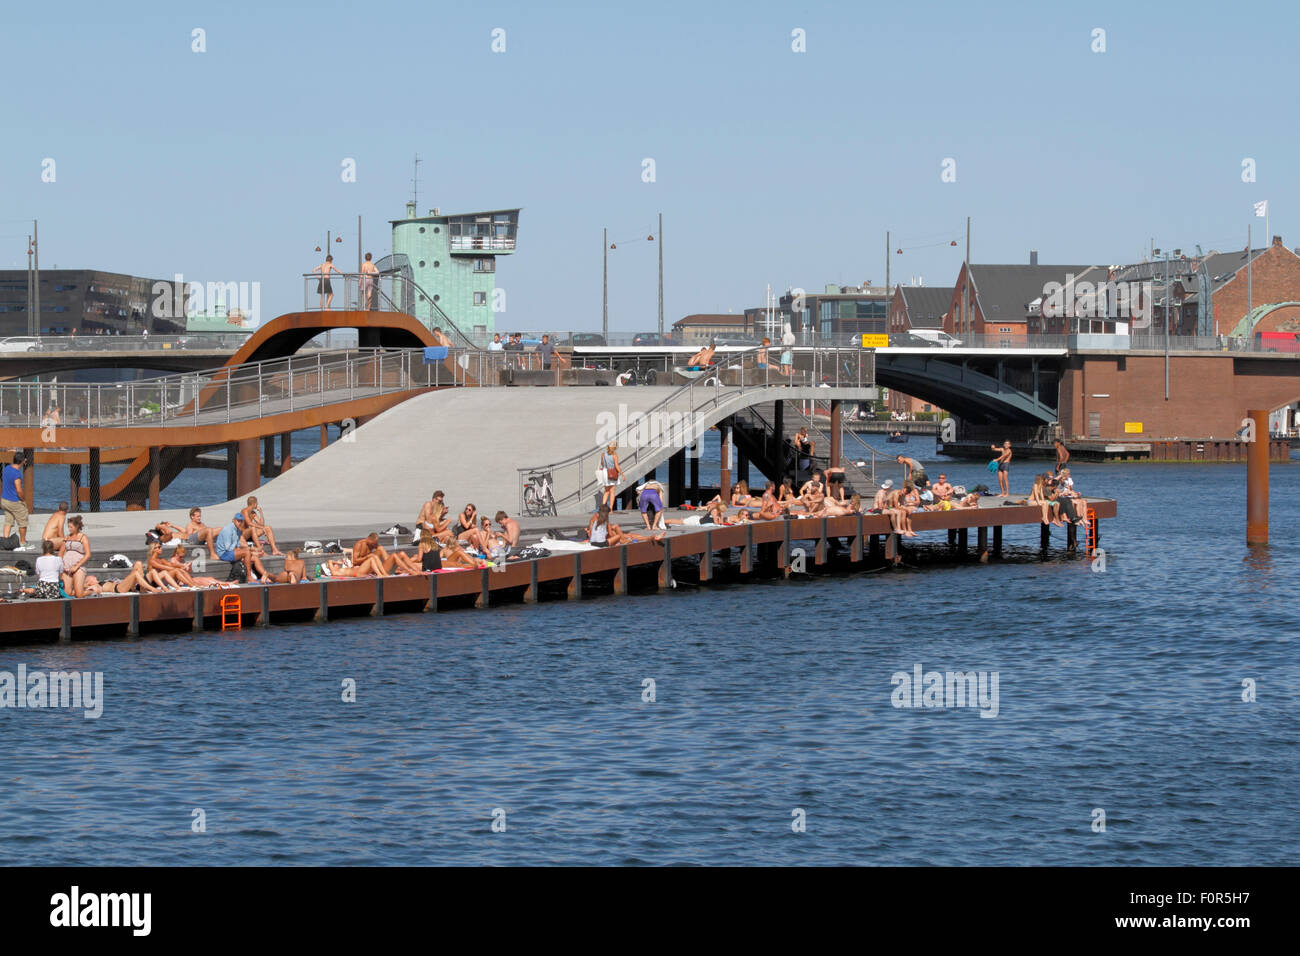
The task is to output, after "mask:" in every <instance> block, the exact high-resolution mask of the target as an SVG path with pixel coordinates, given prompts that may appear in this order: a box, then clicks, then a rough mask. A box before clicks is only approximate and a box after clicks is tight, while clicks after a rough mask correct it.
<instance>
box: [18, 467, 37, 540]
mask: <svg viewBox="0 0 1300 956" xmlns="http://www.w3.org/2000/svg"><path fill="white" fill-rule="evenodd" d="M35 494H36V449H35V448H24V449H23V504H24V505H26V506H27V510H28V511H32V510H34V509H35V507H36V504H35ZM15 530H16V529H15Z"/></svg>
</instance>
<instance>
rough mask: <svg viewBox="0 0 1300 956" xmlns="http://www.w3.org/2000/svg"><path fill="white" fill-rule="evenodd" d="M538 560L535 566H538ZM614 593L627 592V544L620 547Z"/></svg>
mask: <svg viewBox="0 0 1300 956" xmlns="http://www.w3.org/2000/svg"><path fill="white" fill-rule="evenodd" d="M536 566H537V564H536V562H534V563H533V567H536ZM614 593H615V594H627V593H628V591H627V545H623V546H622V547H620V548H619V549H618V574H616V575H614Z"/></svg>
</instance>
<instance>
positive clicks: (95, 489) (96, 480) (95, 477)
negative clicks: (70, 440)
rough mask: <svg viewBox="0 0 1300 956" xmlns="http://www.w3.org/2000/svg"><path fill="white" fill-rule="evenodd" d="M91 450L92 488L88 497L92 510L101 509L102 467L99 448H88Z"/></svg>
mask: <svg viewBox="0 0 1300 956" xmlns="http://www.w3.org/2000/svg"><path fill="white" fill-rule="evenodd" d="M88 450H89V452H90V455H89V457H90V461H89V465H90V488H89V494H88V495H87V497H88V498H89V499H90V510H91V511H98V510H99V485H100V468H99V449H98V448H91V449H88Z"/></svg>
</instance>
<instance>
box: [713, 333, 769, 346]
mask: <svg viewBox="0 0 1300 956" xmlns="http://www.w3.org/2000/svg"><path fill="white" fill-rule="evenodd" d="M713 343H714V344H715V345H718V346H724V345H730V346H733V347H739V348H753V347H755V346H757V345H760V344H761V343H760V342H759V340H758V339H756V338H754V337H753V336H752V335H746V334H745V333H744V332H719V333H717V334H716V335H714V336H713Z"/></svg>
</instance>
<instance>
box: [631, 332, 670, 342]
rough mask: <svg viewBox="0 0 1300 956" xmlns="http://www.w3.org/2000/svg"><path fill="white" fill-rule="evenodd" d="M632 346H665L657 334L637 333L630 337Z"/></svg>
mask: <svg viewBox="0 0 1300 956" xmlns="http://www.w3.org/2000/svg"><path fill="white" fill-rule="evenodd" d="M632 344H633V345H665V344H667V343H665V342H664V341H663V339H661V338H660V337H659V333H658V332H638V333H637V334H636V335H634V336H632Z"/></svg>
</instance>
